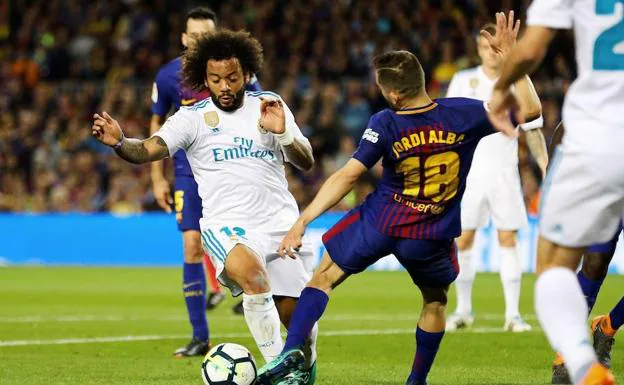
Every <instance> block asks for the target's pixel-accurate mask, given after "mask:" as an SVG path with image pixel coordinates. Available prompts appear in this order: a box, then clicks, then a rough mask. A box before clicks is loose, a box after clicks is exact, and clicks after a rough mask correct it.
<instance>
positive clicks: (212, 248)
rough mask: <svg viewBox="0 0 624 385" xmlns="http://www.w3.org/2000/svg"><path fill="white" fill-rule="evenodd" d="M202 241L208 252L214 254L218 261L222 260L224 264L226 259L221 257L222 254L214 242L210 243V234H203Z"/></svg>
mask: <svg viewBox="0 0 624 385" xmlns="http://www.w3.org/2000/svg"><path fill="white" fill-rule="evenodd" d="M201 237H202V240H203V241H204V245H206V247H207V248H208V250H210V252H211V253H212V254H214V256H215V257H217V259H218V260H220V261H221V262H224V261H225V259H224V258H223V256H222V255H221V253H220V252H218V251H217V250H216V249H215V246H214V244H213V243H212V242H210V239H209V238H208V234H207V233H202V235H201Z"/></svg>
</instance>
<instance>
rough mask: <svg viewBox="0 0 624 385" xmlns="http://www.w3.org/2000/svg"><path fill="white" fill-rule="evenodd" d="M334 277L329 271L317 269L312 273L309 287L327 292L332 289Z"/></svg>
mask: <svg viewBox="0 0 624 385" xmlns="http://www.w3.org/2000/svg"><path fill="white" fill-rule="evenodd" d="M332 285H333V282H332V279H331V277H330V275H329V274H328V272H327V271H319V270H317V271H315V272H314V274H313V275H312V279H310V281H309V282H308V284H307V285H306V286H307V287H313V288H315V289H319V290H322V291H324V292H326V293H328V292H330V291H331V289H332Z"/></svg>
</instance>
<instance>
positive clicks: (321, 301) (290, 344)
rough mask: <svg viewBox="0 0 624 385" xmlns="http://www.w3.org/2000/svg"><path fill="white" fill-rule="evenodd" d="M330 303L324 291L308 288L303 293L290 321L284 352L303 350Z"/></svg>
mask: <svg viewBox="0 0 624 385" xmlns="http://www.w3.org/2000/svg"><path fill="white" fill-rule="evenodd" d="M327 302H329V296H328V295H327V294H325V292H324V291H322V290H319V289H315V288H313V287H306V288H305V289H303V291H302V292H301V297H299V300H298V301H297V307H295V311H294V312H293V315H292V318H291V319H290V326H288V337H286V343H285V344H284V350H282V352H287V351H289V350H291V349H301V347H302V346H303V345H305V341H306V339H307V338H308V336H309V335H310V332H311V331H312V328H313V327H314V324H315V323H316V321H318V320H319V319H320V318H321V316H322V315H323V312H324V311H325V308H326V307H327Z"/></svg>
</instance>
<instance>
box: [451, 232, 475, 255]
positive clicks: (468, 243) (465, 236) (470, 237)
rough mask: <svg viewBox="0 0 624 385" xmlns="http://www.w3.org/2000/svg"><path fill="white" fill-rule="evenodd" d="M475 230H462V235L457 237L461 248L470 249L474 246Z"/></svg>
mask: <svg viewBox="0 0 624 385" xmlns="http://www.w3.org/2000/svg"><path fill="white" fill-rule="evenodd" d="M474 237H475V232H474V230H468V231H464V232H462V234H461V236H460V237H459V238H457V240H456V241H455V243H456V244H457V248H458V249H459V250H468V249H470V248H471V247H472V244H473V243H474Z"/></svg>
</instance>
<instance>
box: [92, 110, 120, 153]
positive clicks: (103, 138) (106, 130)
mask: <svg viewBox="0 0 624 385" xmlns="http://www.w3.org/2000/svg"><path fill="white" fill-rule="evenodd" d="M91 134H92V135H93V136H95V138H96V139H97V140H99V141H100V142H102V143H104V144H105V145H107V146H114V145H116V144H117V143H119V142H120V141H121V139H122V138H123V132H122V131H121V127H120V126H119V123H117V121H116V120H115V119H113V118H112V117H111V116H110V115H109V114H108V113H107V112H106V111H104V112H102V115H100V114H97V113H96V114H93V126H91Z"/></svg>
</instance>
